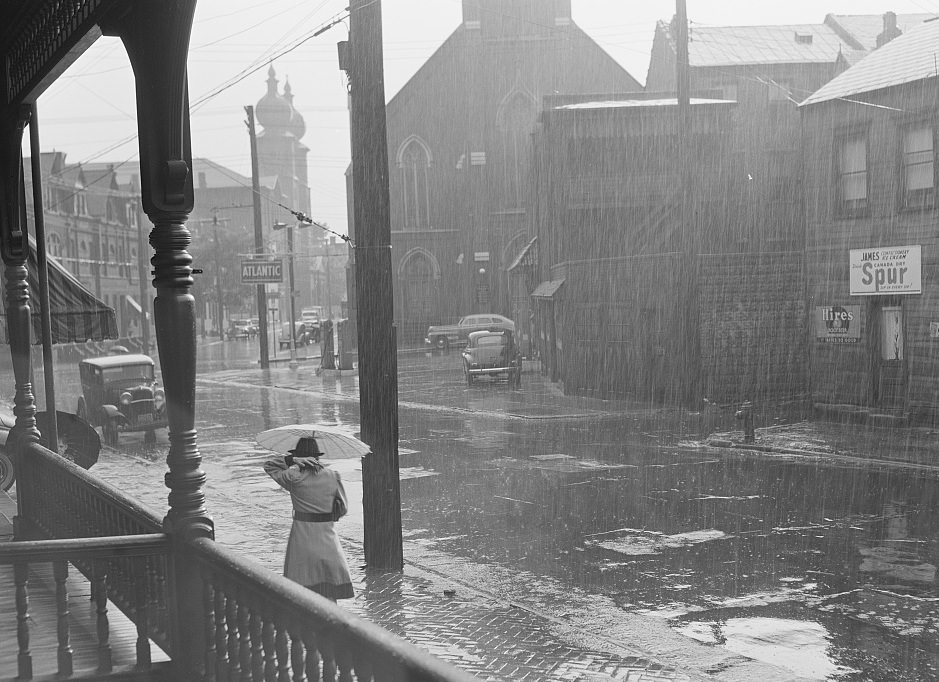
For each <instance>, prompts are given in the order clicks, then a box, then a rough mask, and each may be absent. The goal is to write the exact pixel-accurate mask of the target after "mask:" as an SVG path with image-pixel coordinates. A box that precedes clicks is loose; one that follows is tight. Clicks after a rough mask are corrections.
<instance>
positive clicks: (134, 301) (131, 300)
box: [124, 294, 143, 315]
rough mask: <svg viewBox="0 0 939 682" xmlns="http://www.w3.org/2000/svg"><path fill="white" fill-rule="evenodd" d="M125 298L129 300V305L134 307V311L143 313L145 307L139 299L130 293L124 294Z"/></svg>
mask: <svg viewBox="0 0 939 682" xmlns="http://www.w3.org/2000/svg"><path fill="white" fill-rule="evenodd" d="M124 300H126V301H127V305H129V306H130V307H131V308H133V309H134V312H136V313H137V314H138V315H140V314H142V313H143V308H141V307H140V304H139V303H137V299H135V298H134V297H133V296H131V295H130V294H124Z"/></svg>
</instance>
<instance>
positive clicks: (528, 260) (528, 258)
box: [508, 237, 538, 272]
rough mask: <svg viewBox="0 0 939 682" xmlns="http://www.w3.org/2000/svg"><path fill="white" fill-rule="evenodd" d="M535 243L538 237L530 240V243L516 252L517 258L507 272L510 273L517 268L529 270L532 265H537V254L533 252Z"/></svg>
mask: <svg viewBox="0 0 939 682" xmlns="http://www.w3.org/2000/svg"><path fill="white" fill-rule="evenodd" d="M537 241H538V237H532V238H531V241H530V242H528V243H527V244H526V245H525V247H524V248H523V249H522V250H521V251H519V252H518V256H516V257H515V260H514V261H512V264H511V265H510V266H509V267H508V272H512V271H513V270H515V269H517V268H530V267H532V266H533V265H537V257H538V252H537V251H536V250H535V242H537Z"/></svg>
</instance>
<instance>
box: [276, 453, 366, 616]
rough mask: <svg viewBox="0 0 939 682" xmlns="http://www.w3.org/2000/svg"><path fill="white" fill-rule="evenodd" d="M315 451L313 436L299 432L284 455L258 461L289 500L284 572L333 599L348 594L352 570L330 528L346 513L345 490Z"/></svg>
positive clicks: (337, 477)
mask: <svg viewBox="0 0 939 682" xmlns="http://www.w3.org/2000/svg"><path fill="white" fill-rule="evenodd" d="M321 454H323V453H322V452H320V449H319V445H318V444H317V442H316V439H315V438H312V437H302V438H300V439H299V440H298V441H297V445H296V447H294V448H293V449H292V450H288V454H287V455H286V456H284V457H274V458H272V459H269V460H268V461H266V462H265V463H264V471H266V472H267V473H268V475H269V476H270V477H271V478H273V479H274V480H275V481H277V483H278V485H280V486H281V487H282V488H285V489H286V490H287V491H288V492H289V493H290V498H291V500H292V502H293V525H292V526H291V528H290V538H289V539H288V540H287V555H286V557H285V558H284V575H285V576H287V577H288V578H290V579H291V580H293V581H294V582H297V583H300V584H301V585H303V586H304V587H308V588H309V589H311V590H313V591H314V592H317V593H319V594H321V595H323V596H324V597H327V598H329V599H332V600H333V601H335V600H337V599H351V598H352V597H353V596H354V593H353V590H352V576H351V575H350V574H349V566H348V564H347V563H346V557H345V554H344V553H343V551H342V545H340V544H339V538H338V537H337V536H336V531H335V529H334V528H333V522H334V521H336V520H338V519H339V518H340V517H341V516H344V515H345V513H346V509H347V501H346V491H345V489H344V488H343V487H342V479H341V478H340V477H339V474H338V473H337V472H335V471H333V470H332V469H327V468H326V467H324V466H323V465H322V464H321V463H320V455H321Z"/></svg>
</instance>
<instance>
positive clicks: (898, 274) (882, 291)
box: [851, 245, 923, 296]
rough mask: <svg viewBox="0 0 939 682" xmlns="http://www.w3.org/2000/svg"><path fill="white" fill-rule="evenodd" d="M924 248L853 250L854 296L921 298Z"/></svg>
mask: <svg viewBox="0 0 939 682" xmlns="http://www.w3.org/2000/svg"><path fill="white" fill-rule="evenodd" d="M922 275H923V266H922V247H921V246H919V245H916V246H888V247H883V248H873V249H851V295H852V296H889V295H896V294H921V293H923V289H922V279H923V276H922Z"/></svg>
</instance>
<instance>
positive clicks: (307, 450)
mask: <svg viewBox="0 0 939 682" xmlns="http://www.w3.org/2000/svg"><path fill="white" fill-rule="evenodd" d="M287 452H288V453H289V454H291V455H293V456H294V457H319V456H320V455H322V454H323V453H322V451H321V450H320V446H319V444H318V443H317V442H316V439H315V438H314V437H313V436H303V437H302V438H300V440H298V441H297V444H296V445H295V446H294V448H293V449H292V450H287Z"/></svg>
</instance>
